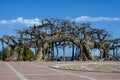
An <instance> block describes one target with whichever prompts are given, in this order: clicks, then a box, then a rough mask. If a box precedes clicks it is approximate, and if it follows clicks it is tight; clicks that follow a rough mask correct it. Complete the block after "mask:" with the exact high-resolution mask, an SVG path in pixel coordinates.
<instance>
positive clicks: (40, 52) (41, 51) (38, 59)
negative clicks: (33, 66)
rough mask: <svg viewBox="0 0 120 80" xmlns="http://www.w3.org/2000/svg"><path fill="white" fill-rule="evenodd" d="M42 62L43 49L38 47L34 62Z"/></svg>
mask: <svg viewBox="0 0 120 80" xmlns="http://www.w3.org/2000/svg"><path fill="white" fill-rule="evenodd" d="M42 60H43V47H40V48H39V49H38V53H37V57H36V61H42Z"/></svg>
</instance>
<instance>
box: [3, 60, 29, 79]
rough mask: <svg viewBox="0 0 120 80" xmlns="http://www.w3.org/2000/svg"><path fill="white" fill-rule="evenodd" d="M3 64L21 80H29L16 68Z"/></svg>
mask: <svg viewBox="0 0 120 80" xmlns="http://www.w3.org/2000/svg"><path fill="white" fill-rule="evenodd" d="M3 63H5V64H6V65H7V66H8V67H9V68H10V69H11V70H12V71H13V72H14V73H15V74H16V75H17V76H18V77H19V78H20V79H21V80H29V79H28V78H26V77H25V76H24V75H23V74H22V73H20V72H19V71H17V70H16V69H15V68H13V67H12V66H11V65H9V64H8V63H7V62H3Z"/></svg>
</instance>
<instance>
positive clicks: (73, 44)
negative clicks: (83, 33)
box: [71, 43, 75, 61]
mask: <svg viewBox="0 0 120 80" xmlns="http://www.w3.org/2000/svg"><path fill="white" fill-rule="evenodd" d="M74 47H75V46H74V43H72V58H71V60H72V61H73V60H74Z"/></svg>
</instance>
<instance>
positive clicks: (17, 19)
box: [0, 17, 41, 26]
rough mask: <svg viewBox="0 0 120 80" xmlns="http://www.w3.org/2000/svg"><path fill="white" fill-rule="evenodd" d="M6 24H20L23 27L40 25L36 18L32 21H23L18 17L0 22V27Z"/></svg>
mask: <svg viewBox="0 0 120 80" xmlns="http://www.w3.org/2000/svg"><path fill="white" fill-rule="evenodd" d="M6 24H8V25H9V24H21V25H25V26H33V25H39V24H41V20H40V19H38V18H34V19H24V18H23V17H18V18H16V19H11V20H0V25H6Z"/></svg>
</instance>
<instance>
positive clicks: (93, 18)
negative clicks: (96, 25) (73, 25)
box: [71, 16, 120, 22]
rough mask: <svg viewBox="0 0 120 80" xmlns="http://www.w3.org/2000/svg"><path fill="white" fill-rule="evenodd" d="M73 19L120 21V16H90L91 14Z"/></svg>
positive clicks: (83, 20) (77, 20)
mask: <svg viewBox="0 0 120 80" xmlns="http://www.w3.org/2000/svg"><path fill="white" fill-rule="evenodd" d="M71 21H75V22H98V21H120V18H119V17H113V18H112V17H89V16H81V17H77V18H74V19H72V20H71Z"/></svg>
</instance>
